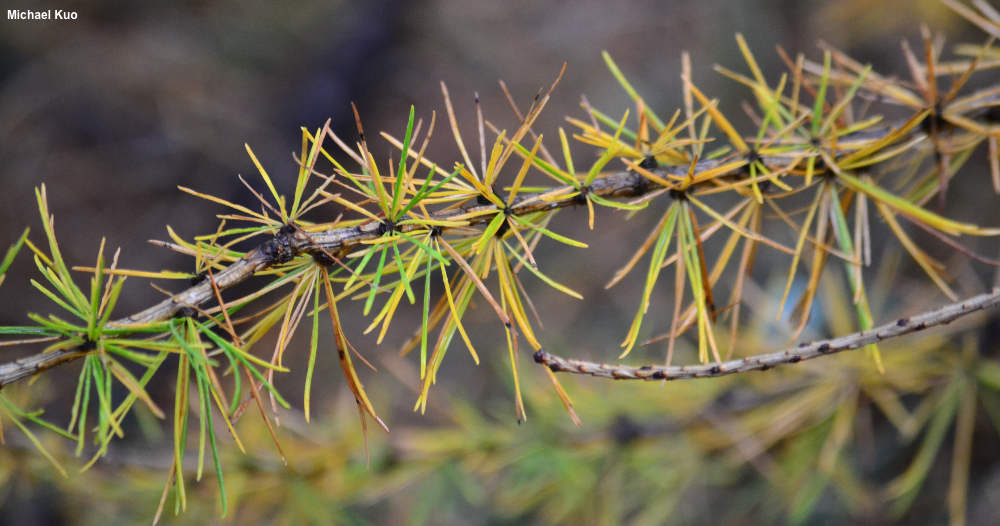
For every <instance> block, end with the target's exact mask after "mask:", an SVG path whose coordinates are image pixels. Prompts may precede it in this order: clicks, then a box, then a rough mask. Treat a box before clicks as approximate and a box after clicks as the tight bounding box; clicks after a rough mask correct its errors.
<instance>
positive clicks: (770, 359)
mask: <svg viewBox="0 0 1000 526" xmlns="http://www.w3.org/2000/svg"><path fill="white" fill-rule="evenodd" d="M998 304H1000V287H998V288H995V289H993V292H989V293H987V294H980V295H979V296H975V297H972V298H969V299H967V300H964V301H961V302H958V303H953V304H951V305H947V306H944V307H941V308H938V309H934V310H932V311H930V312H926V313H923V314H918V315H916V316H912V317H909V318H900V319H898V320H896V321H894V322H890V323H887V324H885V325H881V326H879V327H875V328H874V329H872V330H870V331H861V332H857V333H854V334H849V335H847V336H841V337H839V338H834V339H831V340H817V341H814V342H811V343H802V344H799V346H798V347H793V348H791V349H787V350H784V351H778V352H773V353H767V354H758V355H756V356H749V357H747V358H743V359H741V360H730V361H728V362H722V363H715V364H700V365H671V366H656V365H646V366H643V367H630V366H627V365H609V364H604V363H595V362H587V361H583V360H569V359H566V358H561V357H559V356H554V355H552V354H549V353H548V351H546V350H544V349H542V350H539V351H538V352H536V353H535V356H534V357H535V362H536V363H539V364H542V365H544V366H546V367H548V368H549V369H550V370H552V372H555V373H574V374H589V375H591V376H598V377H602V378H612V379H614V380H691V379H695V378H715V377H718V376H726V375H729V374H736V373H745V372H748V371H766V370H768V369H770V368H772V367H775V366H777V365H786V364H791V363H798V362H801V361H803V360H811V359H813V358H818V357H820V356H826V355H828V354H834V353H838V352H842V351H849V350H853V349H857V348H859V347H864V346H865V345H868V344H870V343H876V342H880V341H882V340H887V339H889V338H895V337H897V336H902V335H904V334H909V333H911V332H917V331H922V330H924V329H928V328H930V327H935V326H937V325H944V324H947V323H950V322H952V321H955V320H957V319H958V318H961V317H963V316H967V315H969V314H972V313H973V312H976V311H980V310H983V309H987V308H990V307H995V306H996V305H998Z"/></svg>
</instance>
